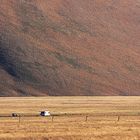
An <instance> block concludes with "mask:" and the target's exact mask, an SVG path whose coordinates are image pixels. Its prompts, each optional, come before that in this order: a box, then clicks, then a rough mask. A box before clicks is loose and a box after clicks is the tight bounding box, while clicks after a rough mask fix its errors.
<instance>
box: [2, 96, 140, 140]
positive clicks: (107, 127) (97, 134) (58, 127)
mask: <svg viewBox="0 0 140 140" xmlns="http://www.w3.org/2000/svg"><path fill="white" fill-rule="evenodd" d="M0 108H1V109H0V116H1V115H2V114H9V115H10V114H11V113H13V112H15V113H20V114H36V115H37V114H38V115H39V112H40V111H42V110H46V109H47V110H49V111H50V112H51V114H53V113H54V114H55V113H56V114H60V115H59V116H55V117H54V118H53V121H52V117H51V116H50V117H21V119H20V123H19V120H18V118H14V117H0V140H139V139H140V97H138V96H131V97H122V96H117V97H116V96H115V97H114V96H100V97H97V96H95V97H89V96H82V97H80V96H76V97H73V96H71V97H69V96H63V97H50V96H48V97H1V98H0ZM64 113H65V114H67V115H66V116H64V115H62V116H61V114H64ZM68 114H69V115H68ZM70 114H75V115H70ZM99 114H100V116H99ZM124 115H125V116H124ZM86 116H88V118H87V120H86ZM118 116H120V120H119V121H118Z"/></svg>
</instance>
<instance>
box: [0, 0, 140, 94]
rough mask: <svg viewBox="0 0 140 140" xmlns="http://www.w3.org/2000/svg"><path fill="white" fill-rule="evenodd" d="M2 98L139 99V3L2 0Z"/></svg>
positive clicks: (0, 86)
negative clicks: (98, 96) (90, 97)
mask: <svg viewBox="0 0 140 140" xmlns="http://www.w3.org/2000/svg"><path fill="white" fill-rule="evenodd" d="M0 2H1V4H0V95H1V96H30V95H34V96H38V95H140V32H139V30H140V16H139V13H140V2H139V1H138V0H133V1H132V0H127V1H125V0H117V1H115V0H100V1H98V0H94V1H93V0H86V1H84V0H76V1H75V0H51V1H47V0H30V1H29V0H1V1H0Z"/></svg>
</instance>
